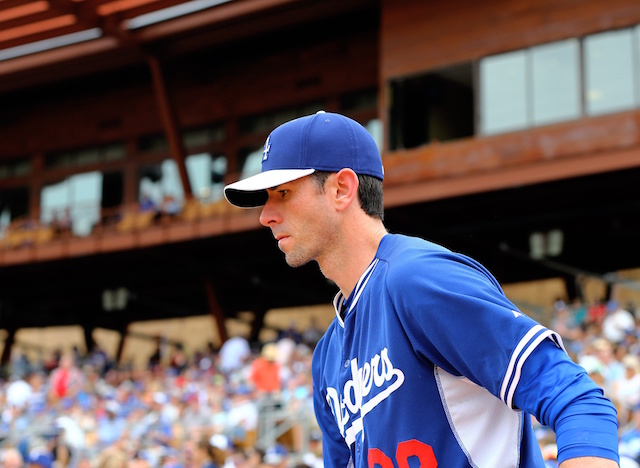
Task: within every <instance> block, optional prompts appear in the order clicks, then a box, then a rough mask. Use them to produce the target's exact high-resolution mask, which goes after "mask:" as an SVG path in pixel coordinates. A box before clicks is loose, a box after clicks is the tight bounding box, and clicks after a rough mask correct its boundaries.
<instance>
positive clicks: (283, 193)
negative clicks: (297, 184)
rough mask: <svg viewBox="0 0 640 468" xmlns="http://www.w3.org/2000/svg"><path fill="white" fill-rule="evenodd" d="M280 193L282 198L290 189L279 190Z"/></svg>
mask: <svg viewBox="0 0 640 468" xmlns="http://www.w3.org/2000/svg"><path fill="white" fill-rule="evenodd" d="M278 193H279V194H280V198H284V197H285V196H286V195H287V194H288V193H289V190H287V189H282V190H278Z"/></svg>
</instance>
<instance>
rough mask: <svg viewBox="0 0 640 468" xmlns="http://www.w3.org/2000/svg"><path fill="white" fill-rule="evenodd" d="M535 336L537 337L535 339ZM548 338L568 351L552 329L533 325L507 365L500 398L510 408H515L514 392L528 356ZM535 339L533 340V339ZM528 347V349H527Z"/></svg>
mask: <svg viewBox="0 0 640 468" xmlns="http://www.w3.org/2000/svg"><path fill="white" fill-rule="evenodd" d="M536 335H537V337H536ZM534 337H536V338H535V339H534ZM546 338H552V339H553V341H554V342H555V343H556V345H557V346H558V347H559V348H561V349H562V350H563V351H565V352H566V350H565V349H564V344H563V343H562V338H561V337H560V336H559V335H558V334H557V333H555V332H554V331H552V330H548V329H546V328H545V327H543V326H542V325H536V326H534V327H532V328H531V329H530V330H529V331H528V332H527V334H526V335H525V336H524V337H523V338H522V339H521V340H520V342H519V343H518V345H517V346H516V348H515V349H514V351H513V353H512V354H511V359H510V360H509V365H508V366H507V372H506V373H505V376H504V379H503V381H502V386H501V388H500V398H501V399H502V400H503V401H504V402H505V403H506V404H507V406H508V407H509V408H513V394H514V393H515V391H516V387H517V386H518V383H519V382H520V376H521V374H522V366H523V365H524V363H525V361H526V360H527V358H528V357H529V356H530V355H531V353H532V352H533V350H534V349H536V347H538V345H539V344H540V343H541V342H542V341H543V340H545V339H546ZM532 340H533V341H532ZM525 348H526V349H525Z"/></svg>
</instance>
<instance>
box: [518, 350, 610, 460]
mask: <svg viewBox="0 0 640 468" xmlns="http://www.w3.org/2000/svg"><path fill="white" fill-rule="evenodd" d="M514 402H515V404H516V405H517V407H518V408H523V409H525V410H526V411H527V412H529V413H531V414H533V415H535V416H536V418H537V419H538V421H540V422H541V423H542V424H544V425H546V426H549V427H551V428H552V429H553V430H554V432H555V433H556V441H557V445H558V460H559V461H560V462H562V461H564V460H566V459H569V458H575V457H586V456H592V457H600V458H609V459H612V460H615V461H617V462H619V457H618V421H617V414H616V410H615V407H614V406H613V404H612V403H611V401H610V400H609V399H608V398H605V397H604V394H603V391H602V389H601V388H600V387H598V386H597V385H596V383H595V382H594V381H593V380H591V378H589V376H588V375H587V373H586V371H585V370H584V369H583V368H582V367H580V366H578V365H577V364H576V363H574V362H573V361H571V359H570V358H569V356H568V355H567V354H566V353H564V352H562V351H561V350H559V349H558V347H557V346H555V345H554V344H553V343H551V342H549V341H546V342H543V343H541V344H540V346H538V347H537V348H536V349H535V351H534V352H533V353H532V354H531V356H530V357H529V359H527V362H526V363H525V365H524V366H523V369H522V378H521V383H520V385H518V388H517V390H516V392H515V395H514Z"/></svg>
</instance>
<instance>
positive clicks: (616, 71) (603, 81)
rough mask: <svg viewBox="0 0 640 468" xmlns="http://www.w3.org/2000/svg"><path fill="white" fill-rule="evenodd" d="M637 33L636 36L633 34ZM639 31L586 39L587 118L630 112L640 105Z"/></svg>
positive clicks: (611, 33) (609, 33)
mask: <svg viewBox="0 0 640 468" xmlns="http://www.w3.org/2000/svg"><path fill="white" fill-rule="evenodd" d="M634 33H635V34H634ZM637 34H638V33H637V31H634V30H632V29H623V30H619V31H608V32H604V33H599V34H593V35H591V36H587V37H585V39H584V52H583V53H584V63H585V76H584V79H585V101H586V103H585V104H586V113H587V115H600V114H606V113H610V112H619V111H623V110H626V109H631V108H633V107H634V106H636V105H637V104H638V102H639V97H638V89H637V88H638V80H639V79H640V78H639V77H638V72H637V71H636V69H635V67H636V65H635V64H634V58H635V59H636V60H637V59H638V47H639V44H638V36H637Z"/></svg>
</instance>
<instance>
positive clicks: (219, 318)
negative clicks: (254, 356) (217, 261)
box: [204, 278, 229, 345]
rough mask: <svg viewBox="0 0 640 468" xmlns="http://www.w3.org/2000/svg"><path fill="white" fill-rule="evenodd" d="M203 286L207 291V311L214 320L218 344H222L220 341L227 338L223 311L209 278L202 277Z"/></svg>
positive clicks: (222, 341) (227, 333)
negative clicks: (218, 339) (218, 338)
mask: <svg viewBox="0 0 640 468" xmlns="http://www.w3.org/2000/svg"><path fill="white" fill-rule="evenodd" d="M204 288H205V291H206V293H207V301H208V302H209V313H210V314H211V316H212V317H213V319H214V320H215V321H216V325H217V327H218V336H219V337H220V344H221V345H222V343H224V342H225V341H227V340H228V339H229V332H228V331H227V326H226V324H225V322H224V312H223V310H222V308H221V307H220V302H219V301H218V296H217V295H216V292H215V290H214V288H213V283H212V282H211V279H210V278H205V279H204Z"/></svg>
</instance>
